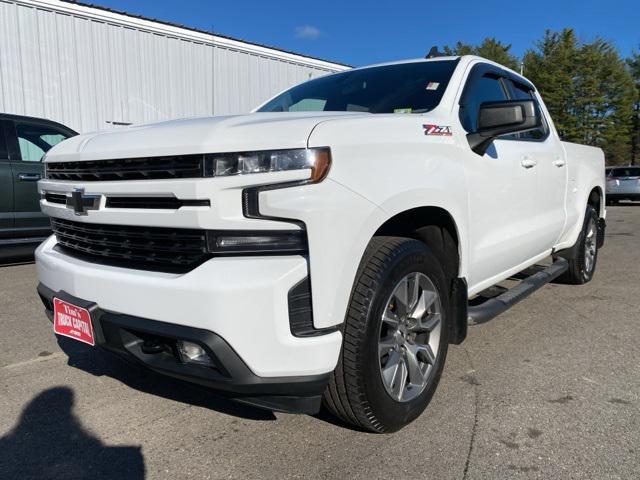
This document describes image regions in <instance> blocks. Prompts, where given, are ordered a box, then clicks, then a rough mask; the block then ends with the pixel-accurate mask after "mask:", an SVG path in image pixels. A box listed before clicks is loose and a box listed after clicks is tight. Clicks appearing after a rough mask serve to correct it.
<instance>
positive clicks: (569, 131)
mask: <svg viewBox="0 0 640 480" xmlns="http://www.w3.org/2000/svg"><path fill="white" fill-rule="evenodd" d="M524 73H525V76H527V77H528V78H529V79H530V80H531V81H532V82H533V83H534V84H535V85H536V86H537V88H538V89H539V90H540V93H541V95H542V97H543V99H544V100H545V104H546V105H547V108H548V109H549V112H550V113H551V116H552V117H553V120H554V124H555V125H556V128H557V129H558V133H559V134H560V136H561V137H562V139H563V140H566V141H570V142H578V143H584V144H587V145H593V146H598V147H601V148H602V149H603V150H604V151H605V155H606V158H607V163H609V164H623V163H627V162H629V156H630V153H631V152H630V150H631V141H630V139H631V119H632V112H633V110H632V108H633V106H632V105H633V98H634V86H633V81H632V78H631V75H630V73H629V70H628V69H627V68H626V65H625V62H624V61H623V60H622V58H620V55H619V54H618V52H617V50H616V49H615V47H614V46H613V45H612V44H611V43H609V42H607V41H605V40H602V39H599V38H597V39H595V40H594V41H593V42H590V43H580V42H578V40H577V38H576V35H575V33H574V31H573V30H572V29H569V28H565V29H564V30H562V31H561V32H552V31H547V32H546V33H545V36H544V38H543V39H542V40H541V41H539V42H538V43H537V44H536V47H535V49H533V50H529V51H527V52H526V53H525V56H524Z"/></svg>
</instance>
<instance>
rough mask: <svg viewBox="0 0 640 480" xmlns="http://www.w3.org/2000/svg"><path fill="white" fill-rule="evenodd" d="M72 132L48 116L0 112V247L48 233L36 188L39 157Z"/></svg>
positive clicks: (40, 174)
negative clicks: (48, 118)
mask: <svg viewBox="0 0 640 480" xmlns="http://www.w3.org/2000/svg"><path fill="white" fill-rule="evenodd" d="M74 135H77V133H76V132H74V131H73V130H71V129H70V128H67V127H65V126H64V125H61V124H59V123H56V122H52V121H50V120H44V119H41V118H33V117H23V116H18V115H9V114H4V113H0V250H3V249H4V247H5V246H8V245H21V244H23V245H24V244H34V243H38V242H40V241H42V240H43V239H44V238H46V237H47V236H48V235H49V234H50V230H51V226H50V224H49V218H48V217H47V216H45V215H44V214H43V213H42V212H40V197H39V195H38V189H37V182H38V180H40V178H42V177H43V174H44V172H43V164H42V157H43V156H44V154H45V153H46V152H47V151H48V150H49V149H50V148H51V147H53V146H54V145H55V144H57V143H59V142H61V141H62V140H64V139H66V138H69V137H72V136H74Z"/></svg>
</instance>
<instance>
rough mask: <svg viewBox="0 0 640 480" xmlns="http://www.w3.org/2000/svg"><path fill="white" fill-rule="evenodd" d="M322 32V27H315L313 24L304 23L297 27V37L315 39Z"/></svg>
mask: <svg viewBox="0 0 640 480" xmlns="http://www.w3.org/2000/svg"><path fill="white" fill-rule="evenodd" d="M320 33H321V32H320V29H319V28H318V27H314V26H313V25H303V26H301V27H296V37H297V38H304V39H306V40H315V39H316V38H318V37H319V36H320Z"/></svg>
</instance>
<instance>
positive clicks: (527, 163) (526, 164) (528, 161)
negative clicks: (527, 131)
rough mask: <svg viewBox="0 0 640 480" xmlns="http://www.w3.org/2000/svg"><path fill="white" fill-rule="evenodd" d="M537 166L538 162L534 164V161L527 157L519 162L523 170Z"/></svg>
mask: <svg viewBox="0 0 640 480" xmlns="http://www.w3.org/2000/svg"><path fill="white" fill-rule="evenodd" d="M537 164H538V162H536V161H535V160H534V159H532V158H529V157H524V158H523V159H522V161H521V162H520V165H522V166H523V167H524V168H533V167H535V166H536V165H537Z"/></svg>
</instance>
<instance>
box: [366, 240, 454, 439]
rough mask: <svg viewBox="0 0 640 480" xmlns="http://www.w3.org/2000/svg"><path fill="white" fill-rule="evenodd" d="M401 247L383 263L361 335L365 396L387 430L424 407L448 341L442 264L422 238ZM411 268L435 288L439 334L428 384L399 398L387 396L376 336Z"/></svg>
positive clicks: (438, 371) (447, 315)
mask: <svg viewBox="0 0 640 480" xmlns="http://www.w3.org/2000/svg"><path fill="white" fill-rule="evenodd" d="M404 247H405V251H404V252H403V253H402V254H400V255H398V256H397V257H396V258H394V261H393V262H391V263H390V264H389V265H387V266H386V268H385V270H384V272H383V274H382V276H383V281H382V283H381V284H380V286H379V288H378V289H377V291H376V292H375V293H374V295H373V298H372V301H371V304H370V307H369V310H368V312H367V322H366V325H367V327H366V330H367V331H366V335H365V336H364V338H365V342H366V344H365V345H363V360H364V361H363V364H361V365H360V369H361V372H362V373H363V377H364V378H363V379H364V387H365V392H366V397H367V400H368V402H369V404H370V406H371V408H372V411H373V413H374V414H375V417H376V418H377V420H378V421H379V422H380V423H381V424H382V425H383V428H384V430H385V431H387V432H389V431H395V430H398V429H400V428H402V427H403V426H404V425H406V424H407V423H409V422H411V421H412V420H414V419H415V418H416V417H418V416H419V415H420V414H421V413H422V412H423V411H424V409H425V408H426V406H427V404H428V403H429V401H430V400H431V397H432V396H433V393H434V392H435V389H436V386H437V385H438V381H439V379H440V375H441V374H442V369H443V366H444V361H445V358H446V354H447V347H448V343H449V331H450V321H449V319H450V318H451V314H450V311H451V309H450V305H449V295H448V293H449V289H448V288H447V283H446V280H445V275H444V273H443V271H442V268H441V267H440V264H439V262H438V260H437V259H436V257H435V256H434V255H433V254H432V253H431V251H430V250H429V249H428V248H427V247H426V246H425V245H424V244H422V243H421V242H418V241H411V242H410V243H409V244H408V245H404ZM413 272H420V273H424V274H425V275H426V276H427V277H429V279H430V280H431V281H432V282H433V284H434V285H435V287H436V289H437V290H438V294H439V296H440V302H441V306H442V327H441V332H442V333H441V335H440V345H439V349H438V355H437V358H436V365H435V371H434V372H433V374H432V376H431V378H430V379H429V383H428V385H427V386H426V388H425V389H424V391H423V392H422V393H421V394H420V395H419V396H418V397H416V398H414V399H413V400H410V401H408V402H398V401H396V400H394V399H392V398H391V397H390V396H389V394H388V393H387V391H386V389H385V387H384V384H383V382H382V378H381V375H380V366H379V362H380V359H379V357H378V339H379V332H380V324H381V323H382V313H383V311H384V308H385V306H386V305H385V304H386V301H387V299H388V298H389V296H390V295H391V293H392V292H393V289H394V288H395V287H396V285H397V284H398V282H399V281H400V280H401V279H402V278H404V277H405V276H406V275H408V274H410V273H413Z"/></svg>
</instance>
